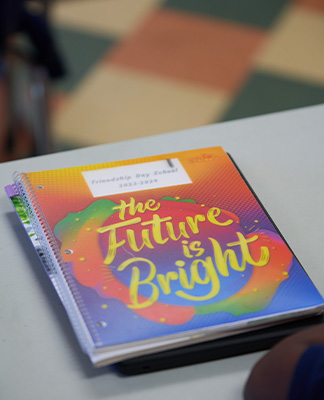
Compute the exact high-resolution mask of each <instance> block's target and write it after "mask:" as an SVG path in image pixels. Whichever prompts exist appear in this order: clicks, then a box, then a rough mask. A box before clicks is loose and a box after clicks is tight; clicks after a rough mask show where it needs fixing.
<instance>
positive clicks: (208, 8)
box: [163, 0, 287, 28]
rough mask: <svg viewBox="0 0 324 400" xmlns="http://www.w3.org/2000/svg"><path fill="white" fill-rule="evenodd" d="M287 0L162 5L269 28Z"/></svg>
mask: <svg viewBox="0 0 324 400" xmlns="http://www.w3.org/2000/svg"><path fill="white" fill-rule="evenodd" d="M286 3H287V0H166V1H165V2H164V3H163V7H166V8H171V9H177V10H183V11H188V12H192V13H196V14H201V15H204V16H209V17H218V18H223V19H226V20H231V21H236V22H241V23H243V24H249V25H254V26H257V27H260V28H269V27H270V26H271V24H272V23H273V21H274V20H275V19H276V17H277V16H278V15H279V13H280V11H281V10H282V8H283V6H284V5H285V4H286Z"/></svg>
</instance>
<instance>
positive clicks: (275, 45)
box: [51, 0, 324, 150]
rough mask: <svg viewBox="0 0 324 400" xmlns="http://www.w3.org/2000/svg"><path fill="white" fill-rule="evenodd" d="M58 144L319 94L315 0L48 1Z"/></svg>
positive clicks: (263, 108)
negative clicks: (59, 66)
mask: <svg viewBox="0 0 324 400" xmlns="http://www.w3.org/2000/svg"><path fill="white" fill-rule="evenodd" d="M51 21H52V25H53V28H54V33H55V37H56V40H57V43H58V47H59V49H60V51H61V55H62V58H63V60H64V62H65V65H66V67H67V74H66V76H65V77H64V78H62V79H60V80H59V81H58V82H56V83H54V85H53V94H52V119H51V121H52V131H53V132H52V134H53V140H54V144H55V146H56V149H57V150H62V149H66V148H77V147H82V146H87V145H93V144H101V143H109V142H113V141H119V140H125V139H131V138H135V137H141V136H148V135H154V134H158V133H164V132H168V131H174V130H180V129H185V128H190V127H197V126H201V125H206V124H210V123H215V122H220V121H227V120H231V119H236V118H243V117H248V116H253V115H259V114H265V113H270V112H275V111H282V110H288V109H292V108H297V107H303V106H309V105H314V104H320V103H324V51H323V46H324V1H323V0H290V1H288V0H271V1H268V0H244V1H241V0H227V1H210V0H199V1H196V0H186V1H184V0H164V1H163V0H136V1H134V0H92V1H89V0H74V1H66V0H64V1H63V0H60V1H58V0H57V1H55V2H54V3H53V5H52V9H51Z"/></svg>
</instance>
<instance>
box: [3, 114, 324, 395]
mask: <svg viewBox="0 0 324 400" xmlns="http://www.w3.org/2000/svg"><path fill="white" fill-rule="evenodd" d="M218 145H221V146H222V147H223V148H224V149H225V150H226V151H227V152H229V153H230V154H231V155H232V156H233V158H234V159H235V161H236V162H237V164H238V166H239V167H240V169H241V170H242V172H243V173H244V175H245V176H246V178H247V179H248V180H249V182H250V183H251V185H252V187H253V188H254V190H255V191H256V193H257V194H258V196H259V198H260V200H261V201H262V202H263V204H264V206H265V207H266V209H267V210H268V211H269V213H270V215H271V216H272V218H273V219H274V221H275V222H276V223H277V225H278V227H279V229H280V230H281V232H282V233H283V235H284V236H285V237H286V239H287V241H288V243H289V244H290V245H291V247H292V249H293V250H294V252H295V254H296V256H297V257H298V258H299V260H300V262H301V263H302V264H303V265H304V267H305V269H306V271H307V272H308V274H309V275H310V277H311V278H312V279H313V280H314V282H315V283H316V285H317V287H318V289H319V290H320V292H321V293H322V294H324V262H323V257H322V253H323V223H324V178H323V173H324V156H323V151H324V106H314V107H308V108H303V109H299V110H293V111H288V112H282V113H276V114H270V115H266V116H261V117H255V118H247V119H243V120H237V121H233V122H227V123H220V124H216V125H210V126H206V127H201V128H196V129H192V130H186V131H181V132H174V133H169V134H164V135H158V136H153V137H150V138H143V139H137V140H133V141H127V142H120V143H114V144H107V145H102V146H95V147H91V148H87V149H81V150H75V151H69V152H63V153H57V154H52V155H48V156H43V157H35V158H30V159H25V160H20V161H13V162H9V163H4V164H0V186H2V187H3V186H5V185H6V184H9V183H11V182H12V174H13V172H14V171H15V170H19V171H27V172H28V171H34V170H35V171H36V170H42V169H51V168H61V167H67V166H75V165H82V164H91V163H97V162H105V161H113V160H121V159H127V158H134V157H140V156H148V155H154V154H160V153H166V152H173V151H180V150H189V149H193V148H202V147H209V146H218ZM0 237H1V240H0V269H1V275H0V276H1V278H0V393H1V398H3V399H10V400H11V399H13V400H20V399H22V400H29V399H33V400H38V399H42V400H45V399H46V400H52V399H53V400H54V399H55V400H56V399H69V400H74V399H76V400H83V399H100V400H103V399H118V400H123V399H132V400H133V399H134V400H136V399H138V400H146V399H150V400H152V399H154V400H160V399H161V400H162V399H163V400H165V399H168V400H171V399H203V398H206V399H207V398H213V399H222V400H223V399H224V400H235V399H240V398H242V387H243V385H244V382H245V380H246V378H247V376H248V373H249V370H250V368H251V366H252V365H253V364H254V363H255V362H256V360H258V359H259V358H260V356H261V355H262V353H254V354H249V355H245V356H240V357H233V358H229V359H225V360H219V361H213V362H208V363H203V364H199V365H194V366H189V367H184V368H176V369H173V370H169V371H162V372H156V373H152V374H148V375H142V376H137V377H121V376H119V375H118V374H117V373H116V372H115V371H114V370H113V369H112V368H109V367H108V368H103V369H99V370H98V369H94V368H93V367H92V366H91V364H90V362H89V361H88V359H87V357H86V356H85V355H83V354H82V353H81V351H80V348H79V345H78V343H77V341H76V338H75V337H74V333H73V331H72V328H71V327H70V324H69V321H68V319H67V316H66V315H65V311H64V309H63V306H62V305H61V304H60V301H59V299H58V297H57V295H56V293H55V291H54V289H53V288H52V286H51V283H50V281H49V279H48V278H47V276H46V274H45V272H44V270H43V269H42V267H41V265H40V262H39V261H38V258H37V256H36V254H35V253H34V250H33V249H32V246H31V245H30V243H29V239H28V237H27V236H26V235H25V232H23V230H22V227H21V226H20V224H19V221H18V220H17V218H16V216H15V214H14V212H13V209H12V206H11V204H10V202H9V201H8V199H7V198H6V195H5V192H4V190H1V191H0Z"/></svg>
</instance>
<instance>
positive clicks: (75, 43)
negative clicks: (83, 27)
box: [54, 27, 115, 91]
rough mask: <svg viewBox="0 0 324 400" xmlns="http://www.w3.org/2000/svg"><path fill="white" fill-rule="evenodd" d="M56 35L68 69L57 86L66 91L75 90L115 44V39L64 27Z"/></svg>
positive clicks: (56, 31)
mask: <svg viewBox="0 0 324 400" xmlns="http://www.w3.org/2000/svg"><path fill="white" fill-rule="evenodd" d="M54 33H55V37H56V40H57V43H58V47H59V49H60V51H61V55H62V58H63V60H64V63H65V66H66V69H67V74H66V76H65V77H64V78H62V79H60V80H59V81H58V82H57V83H56V85H55V86H56V87H57V88H59V89H61V90H64V91H71V90H73V89H74V88H75V87H76V86H77V85H78V83H79V82H80V80H82V78H83V77H84V76H85V75H86V74H87V72H88V71H89V70H90V68H91V67H92V66H93V65H94V64H95V63H97V62H98V60H99V59H100V58H101V57H102V56H103V54H105V53H106V52H108V51H109V48H110V47H112V46H113V45H114V43H115V40H114V38H110V37H106V36H97V35H93V34H90V33H86V32H82V31H78V30H74V29H68V28H62V27H59V28H55V30H54Z"/></svg>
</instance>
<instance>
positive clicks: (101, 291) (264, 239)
mask: <svg viewBox="0 0 324 400" xmlns="http://www.w3.org/2000/svg"><path fill="white" fill-rule="evenodd" d="M147 203H149V205H148V208H145V204H144V205H143V203H141V204H140V207H141V208H140V211H138V209H136V207H138V204H135V200H134V201H133V208H134V210H135V212H133V215H130V214H129V212H128V209H129V206H127V207H124V210H123V209H122V207H121V206H120V205H118V204H117V203H114V202H112V201H110V200H108V199H102V200H97V201H95V202H94V203H93V204H91V205H90V206H89V207H87V208H86V209H85V210H83V211H82V212H79V213H76V214H69V215H68V216H67V217H66V218H64V219H63V220H62V221H61V222H59V223H58V224H57V225H56V227H55V234H56V236H57V237H58V238H59V239H60V241H61V243H62V253H63V254H64V260H65V261H66V262H67V263H69V264H70V265H72V266H73V267H72V268H73V274H74V276H75V278H76V279H77V281H78V282H79V283H80V284H81V285H83V286H86V287H89V288H92V289H93V290H95V291H96V292H97V294H98V295H99V296H100V297H101V298H114V299H118V300H119V301H121V302H122V303H123V304H125V306H127V307H128V308H129V309H131V310H132V311H133V312H134V313H136V314H138V315H140V316H142V317H144V318H146V319H149V320H151V321H154V322H159V323H164V324H169V325H179V324H183V323H185V322H188V321H189V320H190V319H192V318H193V317H194V316H195V315H203V314H212V313H217V312H228V313H231V314H234V315H241V314H246V313H251V312H254V311H259V310H261V309H263V308H265V307H266V306H267V305H268V304H269V303H270V301H271V299H272V297H273V295H274V293H275V292H276V290H277V288H278V286H279V285H280V283H281V282H283V281H284V280H285V279H287V278H288V277H289V269H290V267H291V262H292V254H291V252H290V251H289V250H288V248H287V246H286V245H285V244H284V243H283V241H282V239H281V238H280V237H279V235H278V234H275V233H273V232H269V231H260V232H258V233H255V234H254V233H250V234H247V235H245V234H244V231H243V229H242V228H241V226H240V221H239V219H238V217H237V216H236V215H234V214H233V213H231V212H229V211H226V210H220V209H218V208H217V207H205V206H204V205H200V204H196V203H195V202H194V201H193V200H185V201H176V199H170V198H165V199H161V200H160V201H154V200H153V199H150V200H149V202H147ZM147 203H146V204H147ZM129 204H130V203H129ZM126 208H127V210H126Z"/></svg>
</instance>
